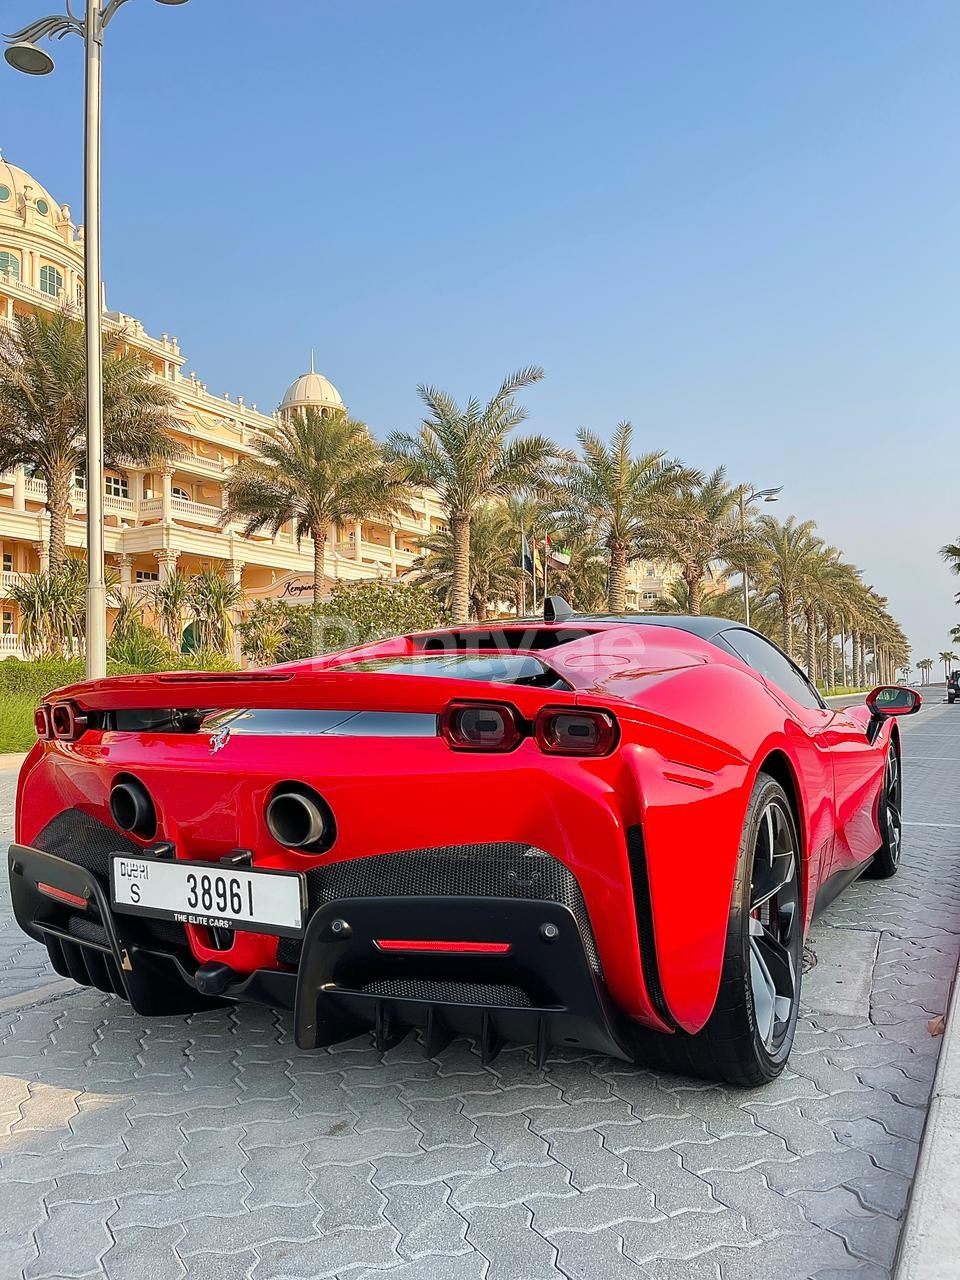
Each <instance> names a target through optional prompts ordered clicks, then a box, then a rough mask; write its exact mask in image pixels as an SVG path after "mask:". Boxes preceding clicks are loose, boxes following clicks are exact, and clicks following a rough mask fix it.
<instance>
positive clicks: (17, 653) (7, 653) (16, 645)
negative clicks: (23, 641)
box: [0, 633, 24, 658]
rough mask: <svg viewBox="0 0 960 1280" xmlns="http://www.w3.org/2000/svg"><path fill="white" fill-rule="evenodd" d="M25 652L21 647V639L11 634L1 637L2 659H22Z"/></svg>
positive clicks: (0, 650) (0, 652)
mask: <svg viewBox="0 0 960 1280" xmlns="http://www.w3.org/2000/svg"><path fill="white" fill-rule="evenodd" d="M23 656H24V651H23V649H22V647H21V645H20V637H19V636H18V635H14V634H12V633H11V634H10V635H4V636H0V658H22V657H23Z"/></svg>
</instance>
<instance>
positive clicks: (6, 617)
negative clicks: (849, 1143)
mask: <svg viewBox="0 0 960 1280" xmlns="http://www.w3.org/2000/svg"><path fill="white" fill-rule="evenodd" d="M0 635H5V636H12V635H13V611H12V610H10V609H4V611H3V619H2V621H0Z"/></svg>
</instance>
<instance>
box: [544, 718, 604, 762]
mask: <svg viewBox="0 0 960 1280" xmlns="http://www.w3.org/2000/svg"><path fill="white" fill-rule="evenodd" d="M534 734H535V735H536V739H537V745H538V746H539V748H540V750H541V751H545V752H546V753H547V754H548V755H553V756H605V755H608V754H609V753H610V752H611V751H612V750H613V748H614V747H615V746H616V745H617V722H616V720H614V718H613V716H612V715H610V713H609V712H608V711H551V710H550V709H549V708H548V709H547V710H545V711H541V712H540V714H539V715H538V716H537V720H536V724H535V725H534Z"/></svg>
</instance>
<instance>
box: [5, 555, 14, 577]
mask: <svg viewBox="0 0 960 1280" xmlns="http://www.w3.org/2000/svg"><path fill="white" fill-rule="evenodd" d="M3 572H4V573H13V552H12V551H5V552H4V553H3Z"/></svg>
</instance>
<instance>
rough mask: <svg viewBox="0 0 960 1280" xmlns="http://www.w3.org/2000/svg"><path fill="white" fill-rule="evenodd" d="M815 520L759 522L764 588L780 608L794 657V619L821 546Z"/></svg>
mask: <svg viewBox="0 0 960 1280" xmlns="http://www.w3.org/2000/svg"><path fill="white" fill-rule="evenodd" d="M815 528H816V524H815V523H814V521H813V520H804V521H803V522H802V523H798V522H797V520H796V518H795V517H794V516H789V517H788V518H787V519H786V520H785V521H783V523H781V522H780V521H779V520H776V519H774V517H773V516H760V518H759V519H758V520H757V522H756V530H757V537H758V540H759V545H760V554H761V557H762V559H761V563H760V569H759V577H760V582H761V586H762V587H763V588H764V589H766V590H767V591H769V592H770V594H771V595H774V596H776V598H777V600H778V602H779V604H780V635H781V640H782V643H783V648H784V650H785V652H786V653H787V654H788V655H789V656H790V657H791V658H792V657H793V618H794V612H795V610H796V607H797V604H798V603H799V601H800V597H801V592H802V590H803V581H804V573H805V571H806V569H807V566H808V564H809V561H810V558H811V556H812V554H813V552H814V550H815V548H816V546H817V544H818V542H819V539H817V538H816V537H815V536H814V532H813V531H814V529H815Z"/></svg>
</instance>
